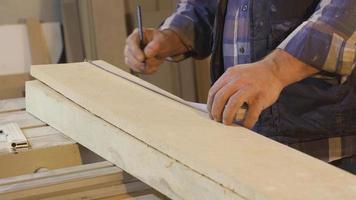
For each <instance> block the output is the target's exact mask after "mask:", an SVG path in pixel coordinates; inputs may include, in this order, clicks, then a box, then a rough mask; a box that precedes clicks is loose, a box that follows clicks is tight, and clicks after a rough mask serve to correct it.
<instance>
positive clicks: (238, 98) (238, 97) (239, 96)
mask: <svg viewBox="0 0 356 200" xmlns="http://www.w3.org/2000/svg"><path fill="white" fill-rule="evenodd" d="M249 95H250V94H249V93H248V92H247V91H245V90H243V89H241V90H239V91H237V92H236V93H235V94H234V95H232V96H231V97H230V99H229V101H228V102H227V104H226V106H225V108H224V112H223V123H224V124H225V125H231V124H232V123H233V122H234V121H235V116H236V113H237V112H238V111H239V109H241V106H242V105H243V104H244V102H246V101H247V99H248V97H249Z"/></svg>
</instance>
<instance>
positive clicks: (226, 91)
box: [211, 82, 239, 122]
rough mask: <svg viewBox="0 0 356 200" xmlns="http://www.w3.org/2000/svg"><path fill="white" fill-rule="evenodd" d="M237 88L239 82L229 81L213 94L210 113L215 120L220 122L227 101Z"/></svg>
mask: <svg viewBox="0 0 356 200" xmlns="http://www.w3.org/2000/svg"><path fill="white" fill-rule="evenodd" d="M238 90H239V84H238V83H234V82H230V83H228V84H227V85H226V86H224V87H223V88H221V89H220V90H219V91H218V92H217V93H216V94H215V96H214V101H213V105H212V108H211V115H212V116H213V119H214V120H215V121H218V122H221V120H222V114H223V111H224V107H225V105H226V103H227V101H228V100H229V98H230V97H231V96H232V95H233V94H234V93H235V92H237V91H238Z"/></svg>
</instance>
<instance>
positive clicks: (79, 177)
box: [0, 162, 150, 199]
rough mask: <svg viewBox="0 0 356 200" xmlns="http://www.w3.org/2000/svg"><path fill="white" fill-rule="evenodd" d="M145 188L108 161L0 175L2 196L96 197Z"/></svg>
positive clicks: (21, 197)
mask: <svg viewBox="0 0 356 200" xmlns="http://www.w3.org/2000/svg"><path fill="white" fill-rule="evenodd" d="M148 189H150V187H148V186H147V185H145V184H143V183H142V182H139V181H137V180H135V179H134V178H132V177H131V176H127V175H125V173H124V172H123V171H122V170H121V169H120V168H118V167H116V166H113V165H112V164H111V163H109V162H100V163H94V164H89V165H80V166H75V167H70V168H63V169H57V170H50V171H47V172H40V173H36V174H27V175H23V176H17V177H10V178H6V179H0V198H1V199H24V198H26V199H83V198H89V199H99V198H105V197H110V196H114V195H120V194H126V193H130V192H138V191H144V190H148Z"/></svg>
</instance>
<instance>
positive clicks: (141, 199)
mask: <svg viewBox="0 0 356 200" xmlns="http://www.w3.org/2000/svg"><path fill="white" fill-rule="evenodd" d="M159 199H160V198H158V197H157V196H155V195H153V194H149V195H144V196H138V197H131V198H126V199H124V200H159Z"/></svg>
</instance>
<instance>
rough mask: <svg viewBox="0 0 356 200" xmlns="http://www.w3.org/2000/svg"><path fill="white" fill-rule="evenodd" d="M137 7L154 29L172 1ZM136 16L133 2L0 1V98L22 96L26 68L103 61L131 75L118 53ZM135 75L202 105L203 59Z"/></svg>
mask: <svg viewBox="0 0 356 200" xmlns="http://www.w3.org/2000/svg"><path fill="white" fill-rule="evenodd" d="M141 4H142V5H141V6H142V11H143V25H144V27H158V26H159V24H160V23H161V22H162V21H163V20H164V19H165V18H166V17H167V16H168V15H169V14H170V13H171V12H172V11H173V10H174V8H175V6H176V1H175V0H145V1H141ZM135 13H136V1H133V0H26V1H22V0H1V1H0V38H1V39H0V42H1V44H2V45H1V46H0V76H1V77H0V83H2V84H0V98H2V99H4V98H13V97H20V96H23V95H24V92H23V91H24V86H23V85H24V82H25V81H26V80H28V79H30V77H29V75H28V72H29V69H30V65H31V64H47V63H46V62H51V63H65V62H80V61H83V60H85V59H86V60H98V59H102V60H105V61H107V62H109V63H111V64H113V65H115V66H118V67H120V68H121V69H123V70H125V71H128V72H130V69H129V67H128V66H126V65H125V63H124V57H123V49H124V45H125V40H126V37H127V35H128V34H129V33H131V31H132V30H133V29H134V28H135V27H137V24H136V14H135ZM28 19H31V20H35V21H36V20H38V21H39V22H40V23H41V24H42V30H36V29H35V32H34V34H31V33H29V32H28V30H29V29H28V28H27V29H26V28H25V27H26V23H27V22H28ZM27 24H28V23H27ZM36 31H37V32H43V33H36ZM31 35H32V36H31ZM41 35H43V37H44V41H43V40H41V37H40V36H41ZM31 44H32V45H31ZM46 52H47V53H46ZM46 55H47V57H48V56H49V57H50V58H49V59H48V58H43V57H44V56H46ZM39 57H40V58H39ZM138 76H139V77H141V78H142V79H144V80H146V81H148V82H151V83H153V84H155V85H157V86H159V87H161V88H163V89H164V90H166V91H169V92H171V93H173V94H175V95H177V96H179V97H182V98H184V99H186V100H189V101H196V102H206V97H207V92H208V90H209V87H210V80H209V77H210V76H209V60H208V59H206V60H194V59H187V60H185V61H183V62H180V63H169V62H166V63H165V64H163V65H162V66H161V67H160V69H159V71H158V72H157V73H155V74H154V75H138Z"/></svg>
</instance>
